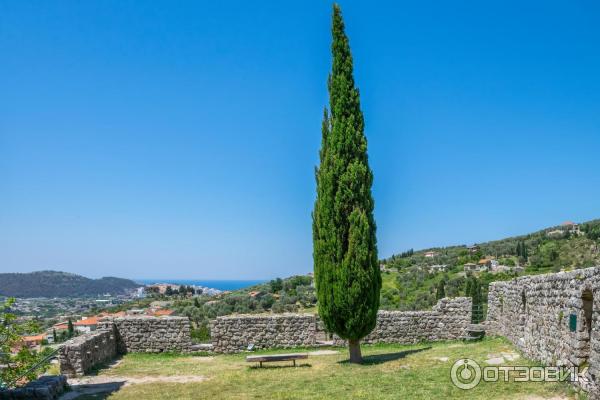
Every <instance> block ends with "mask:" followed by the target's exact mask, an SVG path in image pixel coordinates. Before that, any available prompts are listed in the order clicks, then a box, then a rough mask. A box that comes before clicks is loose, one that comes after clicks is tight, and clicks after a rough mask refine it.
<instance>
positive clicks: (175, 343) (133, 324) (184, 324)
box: [102, 316, 192, 354]
mask: <svg viewBox="0 0 600 400" xmlns="http://www.w3.org/2000/svg"><path fill="white" fill-rule="evenodd" d="M102 323H103V324H104V325H103V326H104V327H110V326H111V325H112V326H113V327H114V329H115V332H116V334H117V344H118V347H117V350H118V352H119V353H121V354H124V353H161V352H165V351H167V352H168V351H173V352H188V351H191V348H192V337H191V332H190V321H189V319H188V318H187V317H160V318H156V317H148V316H131V317H120V318H107V319H105V320H103V321H102Z"/></svg>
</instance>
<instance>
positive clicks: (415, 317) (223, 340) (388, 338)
mask: <svg viewBox="0 0 600 400" xmlns="http://www.w3.org/2000/svg"><path fill="white" fill-rule="evenodd" d="M470 321H471V299H469V298H465V297H459V298H455V299H442V300H440V301H439V302H438V304H437V305H436V306H435V307H434V308H433V310H431V311H407V312H403V311H379V313H378V315H377V325H376V327H375V329H374V330H373V332H371V334H369V336H367V337H366V338H365V340H364V342H365V343H407V344H408V343H418V342H424V341H436V340H451V339H458V338H460V337H463V336H465V334H466V328H467V326H468V325H469V322H470ZM326 336H327V334H326V332H324V331H323V326H322V323H321V321H320V320H319V319H318V317H316V316H315V315H311V314H280V315H241V316H226V317H219V318H217V319H216V320H214V321H212V322H211V337H212V344H213V351H215V352H218V353H235V352H239V351H243V350H246V349H247V347H248V346H249V345H254V348H257V349H266V348H272V347H283V348H286V347H296V346H314V345H315V344H317V342H318V341H319V340H322V339H323V338H324V337H326ZM343 343H344V341H343V340H341V339H340V338H335V344H337V345H342V344H343Z"/></svg>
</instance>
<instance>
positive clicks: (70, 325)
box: [67, 318, 75, 338]
mask: <svg viewBox="0 0 600 400" xmlns="http://www.w3.org/2000/svg"><path fill="white" fill-rule="evenodd" d="M67 333H68V335H69V337H70V338H72V337H73V335H74V334H75V328H74V327H73V321H71V318H69V322H68V323H67Z"/></svg>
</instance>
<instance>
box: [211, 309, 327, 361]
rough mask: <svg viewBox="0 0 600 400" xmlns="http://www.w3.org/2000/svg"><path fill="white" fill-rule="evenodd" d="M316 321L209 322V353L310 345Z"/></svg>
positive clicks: (254, 318) (292, 317)
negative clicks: (210, 345) (211, 348)
mask: <svg viewBox="0 0 600 400" xmlns="http://www.w3.org/2000/svg"><path fill="white" fill-rule="evenodd" d="M316 326H317V318H316V317H315V316H314V315H311V314H275V315H240V316H226V317H218V318H217V319H216V320H215V321H211V326H210V334H211V338H212V344H213V351H215V352H217V353H235V352H238V351H243V350H246V349H247V347H248V345H251V344H252V345H254V348H256V349H267V348H271V347H284V348H287V347H297V346H312V345H314V344H315V336H316Z"/></svg>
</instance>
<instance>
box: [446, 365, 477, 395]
mask: <svg viewBox="0 0 600 400" xmlns="http://www.w3.org/2000/svg"><path fill="white" fill-rule="evenodd" d="M450 379H452V383H453V384H454V386H456V387H457V388H460V389H463V390H469V389H473V388H474V387H475V386H477V385H479V382H481V367H480V366H479V364H477V363H476V362H475V361H473V360H471V359H470V358H461V359H460V360H456V362H455V363H454V364H453V365H452V370H451V371H450Z"/></svg>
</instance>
